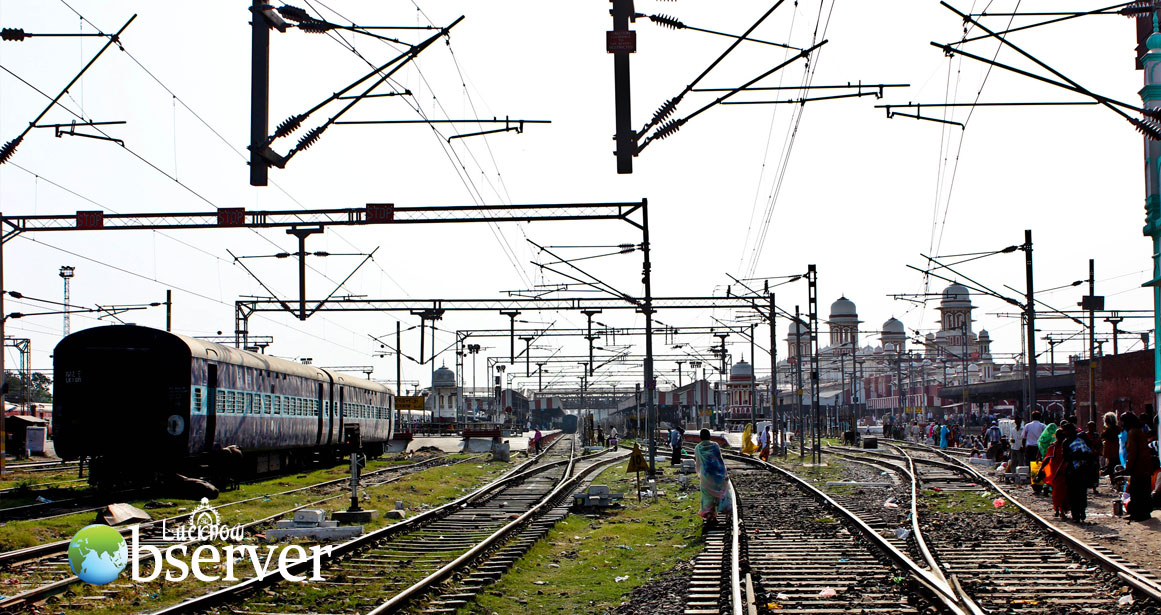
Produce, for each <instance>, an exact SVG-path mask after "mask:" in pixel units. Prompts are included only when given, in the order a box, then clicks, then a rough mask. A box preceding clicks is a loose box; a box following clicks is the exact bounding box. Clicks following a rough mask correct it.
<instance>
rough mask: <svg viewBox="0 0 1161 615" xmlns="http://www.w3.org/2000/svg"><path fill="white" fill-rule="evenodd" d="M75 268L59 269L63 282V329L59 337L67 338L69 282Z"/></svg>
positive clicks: (69, 304)
mask: <svg viewBox="0 0 1161 615" xmlns="http://www.w3.org/2000/svg"><path fill="white" fill-rule="evenodd" d="M75 270H76V267H71V266H69V265H65V266H63V267H61V268H60V277H61V279H63V280H64V327H63V329H62V333H61V337H68V336H69V307H71V306H72V304H71V303H69V282H70V281H72V279H73V275H74V271H75Z"/></svg>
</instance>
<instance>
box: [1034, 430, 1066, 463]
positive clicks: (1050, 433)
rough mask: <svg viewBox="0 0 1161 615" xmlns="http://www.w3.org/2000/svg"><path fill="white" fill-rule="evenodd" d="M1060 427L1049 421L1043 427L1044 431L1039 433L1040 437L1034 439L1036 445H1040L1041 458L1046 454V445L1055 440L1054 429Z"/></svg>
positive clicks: (1050, 444)
mask: <svg viewBox="0 0 1161 615" xmlns="http://www.w3.org/2000/svg"><path fill="white" fill-rule="evenodd" d="M1058 429H1060V427H1059V426H1058V425H1057V424H1056V423H1049V424H1048V426H1047V427H1045V428H1044V432H1043V433H1041V434H1040V439H1039V440H1037V441H1036V445H1037V446H1038V447H1040V458H1041V459H1043V458H1044V456H1045V455H1047V454H1048V447H1049V446H1052V443H1053V442H1056V430H1058Z"/></svg>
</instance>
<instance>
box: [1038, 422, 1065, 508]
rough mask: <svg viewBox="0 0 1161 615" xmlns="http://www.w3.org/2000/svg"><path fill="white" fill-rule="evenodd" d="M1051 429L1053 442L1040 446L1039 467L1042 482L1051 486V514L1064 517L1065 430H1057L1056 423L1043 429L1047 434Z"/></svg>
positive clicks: (1041, 439) (1043, 442) (1043, 441)
mask: <svg viewBox="0 0 1161 615" xmlns="http://www.w3.org/2000/svg"><path fill="white" fill-rule="evenodd" d="M1049 430H1052V439H1053V442H1052V443H1051V444H1048V446H1046V447H1044V448H1042V449H1041V450H1043V451H1044V461H1042V462H1041V465H1040V467H1041V468H1042V470H1041V471H1042V472H1044V483H1045V484H1047V485H1048V486H1050V487H1052V516H1054V517H1060V518H1061V519H1064V518H1066V517H1068V509H1069V506H1068V484H1067V483H1066V482H1065V481H1066V476H1067V466H1066V465H1065V463H1064V436H1065V432H1064V431H1060V430H1058V428H1057V426H1056V423H1052V424H1050V425H1048V428H1046V429H1045V430H1044V434H1047V433H1048V431H1049ZM1044 434H1042V435H1041V436H1040V444H1041V445H1042V446H1043V444H1045V438H1044Z"/></svg>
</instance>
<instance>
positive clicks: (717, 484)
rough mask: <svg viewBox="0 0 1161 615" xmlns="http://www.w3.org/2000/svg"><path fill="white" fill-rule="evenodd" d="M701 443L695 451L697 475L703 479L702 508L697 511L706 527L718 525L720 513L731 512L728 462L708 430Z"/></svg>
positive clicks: (703, 432) (703, 431) (702, 432)
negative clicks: (727, 471)
mask: <svg viewBox="0 0 1161 615" xmlns="http://www.w3.org/2000/svg"><path fill="white" fill-rule="evenodd" d="M700 437H701V442H698V444H697V448H695V449H694V460H695V463H696V466H697V475H698V478H700V479H701V508H700V509H699V510H698V511H697V514H698V516H700V517H701V518H702V521H703V522H704V525H703V527H704V526H705V525H712V524H714V523H717V520H718V513H723V512H728V511H729V510H730V499H729V498H728V497H726V496H727V495H728V492H729V485H730V483H729V479H728V478H727V476H726V462H725V460H724V459H722V451H721V449H720V448H718V445H717V444H715V443H713V442H711V441H710V432H709V430H708V429H703V430H701V434H700Z"/></svg>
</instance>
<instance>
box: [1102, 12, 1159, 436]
mask: <svg viewBox="0 0 1161 615" xmlns="http://www.w3.org/2000/svg"><path fill="white" fill-rule="evenodd" d="M1149 17H1150V18H1151V20H1150V21H1152V24H1151V25H1152V30H1153V32H1152V34H1149V35H1148V38H1145V40H1144V41H1143V43H1144V44H1143V45H1142V44H1141V43H1142V41H1141V40H1140V39H1141V38H1143V36H1142V35H1144V34H1145V33H1146V32H1148V30H1149V25H1150V24H1145V23H1142V21H1143V20H1141V19H1138V21H1137V24H1138V32H1137V38H1138V47H1137V56H1138V58H1139V63H1138V66H1137V68H1140V69H1144V70H1143V72H1144V75H1145V87H1144V88H1142V89H1141V103H1142V106H1143V107H1145V108H1146V109H1149V110H1155V109H1158V108H1161V79H1158V75H1157V74H1156V71H1155V70H1154V69H1155V68H1156V67H1157V65H1158V64H1159V63H1161V34H1159V33H1158V31H1157V30H1158V27H1157V25H1158V24H1157V12H1156V11H1150V12H1149ZM1141 51H1144V53H1143V54H1142V53H1141ZM1159 161H1161V141H1157V140H1156V139H1151V138H1149V136H1148V134H1146V135H1145V227H1144V228H1143V229H1142V233H1143V234H1144V235H1145V236H1146V237H1149V238H1150V239H1151V240H1152V242H1153V246H1152V247H1153V251H1152V255H1153V279H1152V280H1151V281H1149V282H1147V283H1145V286H1151V287H1152V288H1153V330H1154V331H1155V332H1161V287H1159V286H1158V285H1159V284H1161V170H1159V169H1158V167H1157V164H1158V162H1159ZM1089 292H1090V293H1091V292H1092V290H1091V288H1090V290H1089ZM1154 335H1156V333H1154ZM1090 354H1091V351H1090ZM1089 360H1090V362H1091V360H1092V359H1091V358H1090V359H1089ZM1089 368H1090V369H1091V368H1092V366H1091V363H1090V367H1089ZM1089 391H1090V393H1089V396H1090V399H1089V403H1090V405H1091V404H1092V403H1093V400H1092V393H1091V391H1092V386H1091V385H1089ZM1153 397H1154V399H1153V407H1154V408H1161V344H1158V343H1157V342H1156V340H1154V343H1153ZM1094 416H1095V415H1094ZM1157 427H1158V426H1157V425H1153V428H1154V429H1156V428H1157ZM1158 454H1159V455H1161V451H1159V452H1158Z"/></svg>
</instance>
